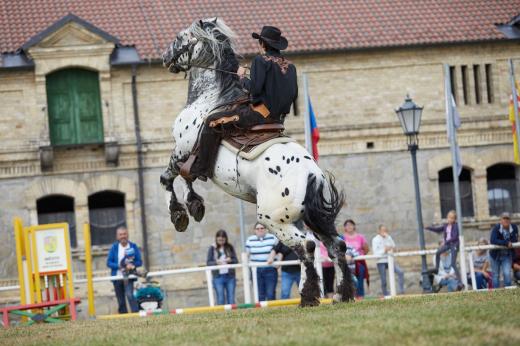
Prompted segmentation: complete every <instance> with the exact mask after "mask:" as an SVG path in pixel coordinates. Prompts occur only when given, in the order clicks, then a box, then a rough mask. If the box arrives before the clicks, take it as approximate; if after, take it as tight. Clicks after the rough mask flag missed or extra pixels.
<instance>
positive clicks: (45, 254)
mask: <svg viewBox="0 0 520 346" xmlns="http://www.w3.org/2000/svg"><path fill="white" fill-rule="evenodd" d="M35 237H36V253H37V255H38V271H39V272H40V274H43V273H47V272H56V271H66V270H67V247H66V245H65V244H66V243H65V228H56V229H47V230H37V231H36V232H35Z"/></svg>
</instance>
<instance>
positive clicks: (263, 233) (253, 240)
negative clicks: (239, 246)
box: [246, 222, 278, 301]
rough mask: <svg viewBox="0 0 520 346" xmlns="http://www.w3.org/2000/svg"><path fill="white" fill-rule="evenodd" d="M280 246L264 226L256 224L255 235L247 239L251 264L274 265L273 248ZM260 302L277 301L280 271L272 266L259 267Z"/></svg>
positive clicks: (257, 269) (257, 270)
mask: <svg viewBox="0 0 520 346" xmlns="http://www.w3.org/2000/svg"><path fill="white" fill-rule="evenodd" d="M276 244H278V239H277V238H276V237H275V236H274V235H272V234H269V233H267V230H266V229H265V227H264V225H262V224H261V223H258V222H257V223H256V224H255V235H252V236H250V237H249V238H247V241H246V249H247V252H248V253H249V260H250V261H251V262H267V263H268V264H271V263H273V260H274V256H275V254H276V253H275V252H274V250H273V248H274V247H275V245H276ZM253 270H254V269H253ZM256 273H257V279H258V300H259V301H265V300H275V299H276V283H277V282H278V271H277V270H276V268H274V267H272V266H266V267H257V268H256Z"/></svg>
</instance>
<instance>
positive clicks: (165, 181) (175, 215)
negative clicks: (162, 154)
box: [160, 154, 190, 232]
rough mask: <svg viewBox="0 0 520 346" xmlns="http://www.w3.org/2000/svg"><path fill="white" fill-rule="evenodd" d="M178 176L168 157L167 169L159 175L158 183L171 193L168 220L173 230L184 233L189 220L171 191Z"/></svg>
mask: <svg viewBox="0 0 520 346" xmlns="http://www.w3.org/2000/svg"><path fill="white" fill-rule="evenodd" d="M178 175H179V171H178V169H177V165H176V164H175V159H174V157H173V154H172V156H171V157H170V162H169V163H168V167H167V168H166V170H165V171H164V172H163V173H162V174H161V178H160V182H161V185H162V186H163V187H164V189H165V190H166V191H169V192H170V193H171V195H170V201H169V205H168V209H169V210H170V220H171V222H172V223H173V225H174V226H175V230H176V231H177V232H184V231H185V230H186V229H187V228H188V224H189V222H190V220H189V218H188V214H187V213H186V209H185V208H184V206H183V205H182V204H181V203H180V202H179V201H178V200H177V196H176V195H175V190H174V189H173V182H174V180H175V178H177V176H178Z"/></svg>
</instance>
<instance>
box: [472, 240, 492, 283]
mask: <svg viewBox="0 0 520 346" xmlns="http://www.w3.org/2000/svg"><path fill="white" fill-rule="evenodd" d="M488 244H489V243H488V241H487V240H486V238H480V239H479V240H478V243H477V245H488ZM471 256H472V257H473V270H474V271H475V281H476V286H477V289H478V290H481V289H485V288H487V287H488V281H489V280H490V279H491V275H489V255H488V251H487V250H476V251H473V253H472V254H471Z"/></svg>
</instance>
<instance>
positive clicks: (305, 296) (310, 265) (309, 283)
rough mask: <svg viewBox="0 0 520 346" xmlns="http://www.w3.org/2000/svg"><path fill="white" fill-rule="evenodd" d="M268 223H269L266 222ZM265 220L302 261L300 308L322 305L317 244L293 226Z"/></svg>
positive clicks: (272, 230) (271, 229)
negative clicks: (315, 256) (317, 267)
mask: <svg viewBox="0 0 520 346" xmlns="http://www.w3.org/2000/svg"><path fill="white" fill-rule="evenodd" d="M266 221H267V222H266ZM270 221H271V220H264V222H263V224H264V225H265V226H266V227H267V228H268V229H269V230H270V231H271V233H273V234H274V235H275V236H276V237H277V238H278V239H279V240H280V241H281V242H282V243H284V244H285V245H286V246H288V247H290V248H291V249H292V250H293V251H294V252H295V253H296V254H297V255H298V258H299V259H300V261H301V263H302V264H301V277H300V287H299V289H300V295H301V302H300V306H302V307H306V306H318V305H320V296H321V289H320V284H319V283H320V278H319V276H318V273H317V272H316V268H314V249H315V247H316V244H315V243H314V241H312V240H306V239H305V234H304V233H303V232H302V231H300V230H299V229H298V228H297V227H296V226H294V225H293V224H286V223H274V222H270Z"/></svg>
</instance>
